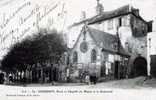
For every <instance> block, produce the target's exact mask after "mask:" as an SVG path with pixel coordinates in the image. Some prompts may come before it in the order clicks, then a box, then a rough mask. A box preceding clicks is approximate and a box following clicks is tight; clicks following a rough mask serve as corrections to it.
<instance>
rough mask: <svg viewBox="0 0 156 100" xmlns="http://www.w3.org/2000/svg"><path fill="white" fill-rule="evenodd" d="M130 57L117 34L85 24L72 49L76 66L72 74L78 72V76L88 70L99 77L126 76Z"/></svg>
mask: <svg viewBox="0 0 156 100" xmlns="http://www.w3.org/2000/svg"><path fill="white" fill-rule="evenodd" d="M128 59H129V55H128V54H127V53H126V51H125V50H124V49H123V46H122V45H121V42H120V40H119V38H118V36H117V35H112V34H109V33H106V32H103V31H100V30H97V29H94V28H91V27H88V26H86V25H85V26H84V27H83V28H82V30H81V32H80V34H79V36H78V38H77V41H76V43H75V44H74V46H73V48H72V50H71V63H72V65H73V67H74V72H73V74H72V75H74V76H76V74H77V77H78V76H79V75H80V74H82V73H83V72H88V73H90V74H93V73H96V76H98V77H103V76H110V77H112V78H124V77H125V75H126V66H127V64H128ZM119 62H120V63H119ZM119 65H120V66H122V68H119ZM75 73H76V74H75Z"/></svg>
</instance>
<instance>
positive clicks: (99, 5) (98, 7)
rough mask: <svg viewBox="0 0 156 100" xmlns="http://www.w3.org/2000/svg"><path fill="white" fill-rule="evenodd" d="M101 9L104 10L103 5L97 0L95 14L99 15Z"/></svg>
mask: <svg viewBox="0 0 156 100" xmlns="http://www.w3.org/2000/svg"><path fill="white" fill-rule="evenodd" d="M103 11H104V8H103V5H102V4H101V3H100V0H97V5H96V14H97V15H101V14H102V13H103Z"/></svg>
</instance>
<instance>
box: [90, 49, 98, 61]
mask: <svg viewBox="0 0 156 100" xmlns="http://www.w3.org/2000/svg"><path fill="white" fill-rule="evenodd" d="M96 56H97V54H96V51H95V49H93V50H92V51H91V62H92V63H95V62H96V58H97V57H96Z"/></svg>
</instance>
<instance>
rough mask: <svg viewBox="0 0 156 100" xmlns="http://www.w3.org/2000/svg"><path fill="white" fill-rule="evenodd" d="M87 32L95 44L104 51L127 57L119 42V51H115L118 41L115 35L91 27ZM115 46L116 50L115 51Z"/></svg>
mask: <svg viewBox="0 0 156 100" xmlns="http://www.w3.org/2000/svg"><path fill="white" fill-rule="evenodd" d="M88 31H89V33H90V35H91V37H92V38H93V39H94V41H95V42H96V44H97V45H98V46H100V47H102V48H103V50H105V51H109V52H114V53H120V54H122V55H128V53H127V52H126V51H125V50H124V49H123V46H122V45H121V42H120V41H119V45H120V46H119V51H118V50H117V46H118V40H119V38H118V37H117V35H112V34H110V33H106V32H103V31H100V30H97V29H94V28H91V27H88ZM115 45H116V49H115Z"/></svg>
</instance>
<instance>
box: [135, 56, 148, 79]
mask: <svg viewBox="0 0 156 100" xmlns="http://www.w3.org/2000/svg"><path fill="white" fill-rule="evenodd" d="M133 64H134V75H135V77H137V76H147V61H146V59H145V58H144V57H141V56H139V57H137V58H136V59H135V60H134V63H133Z"/></svg>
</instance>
